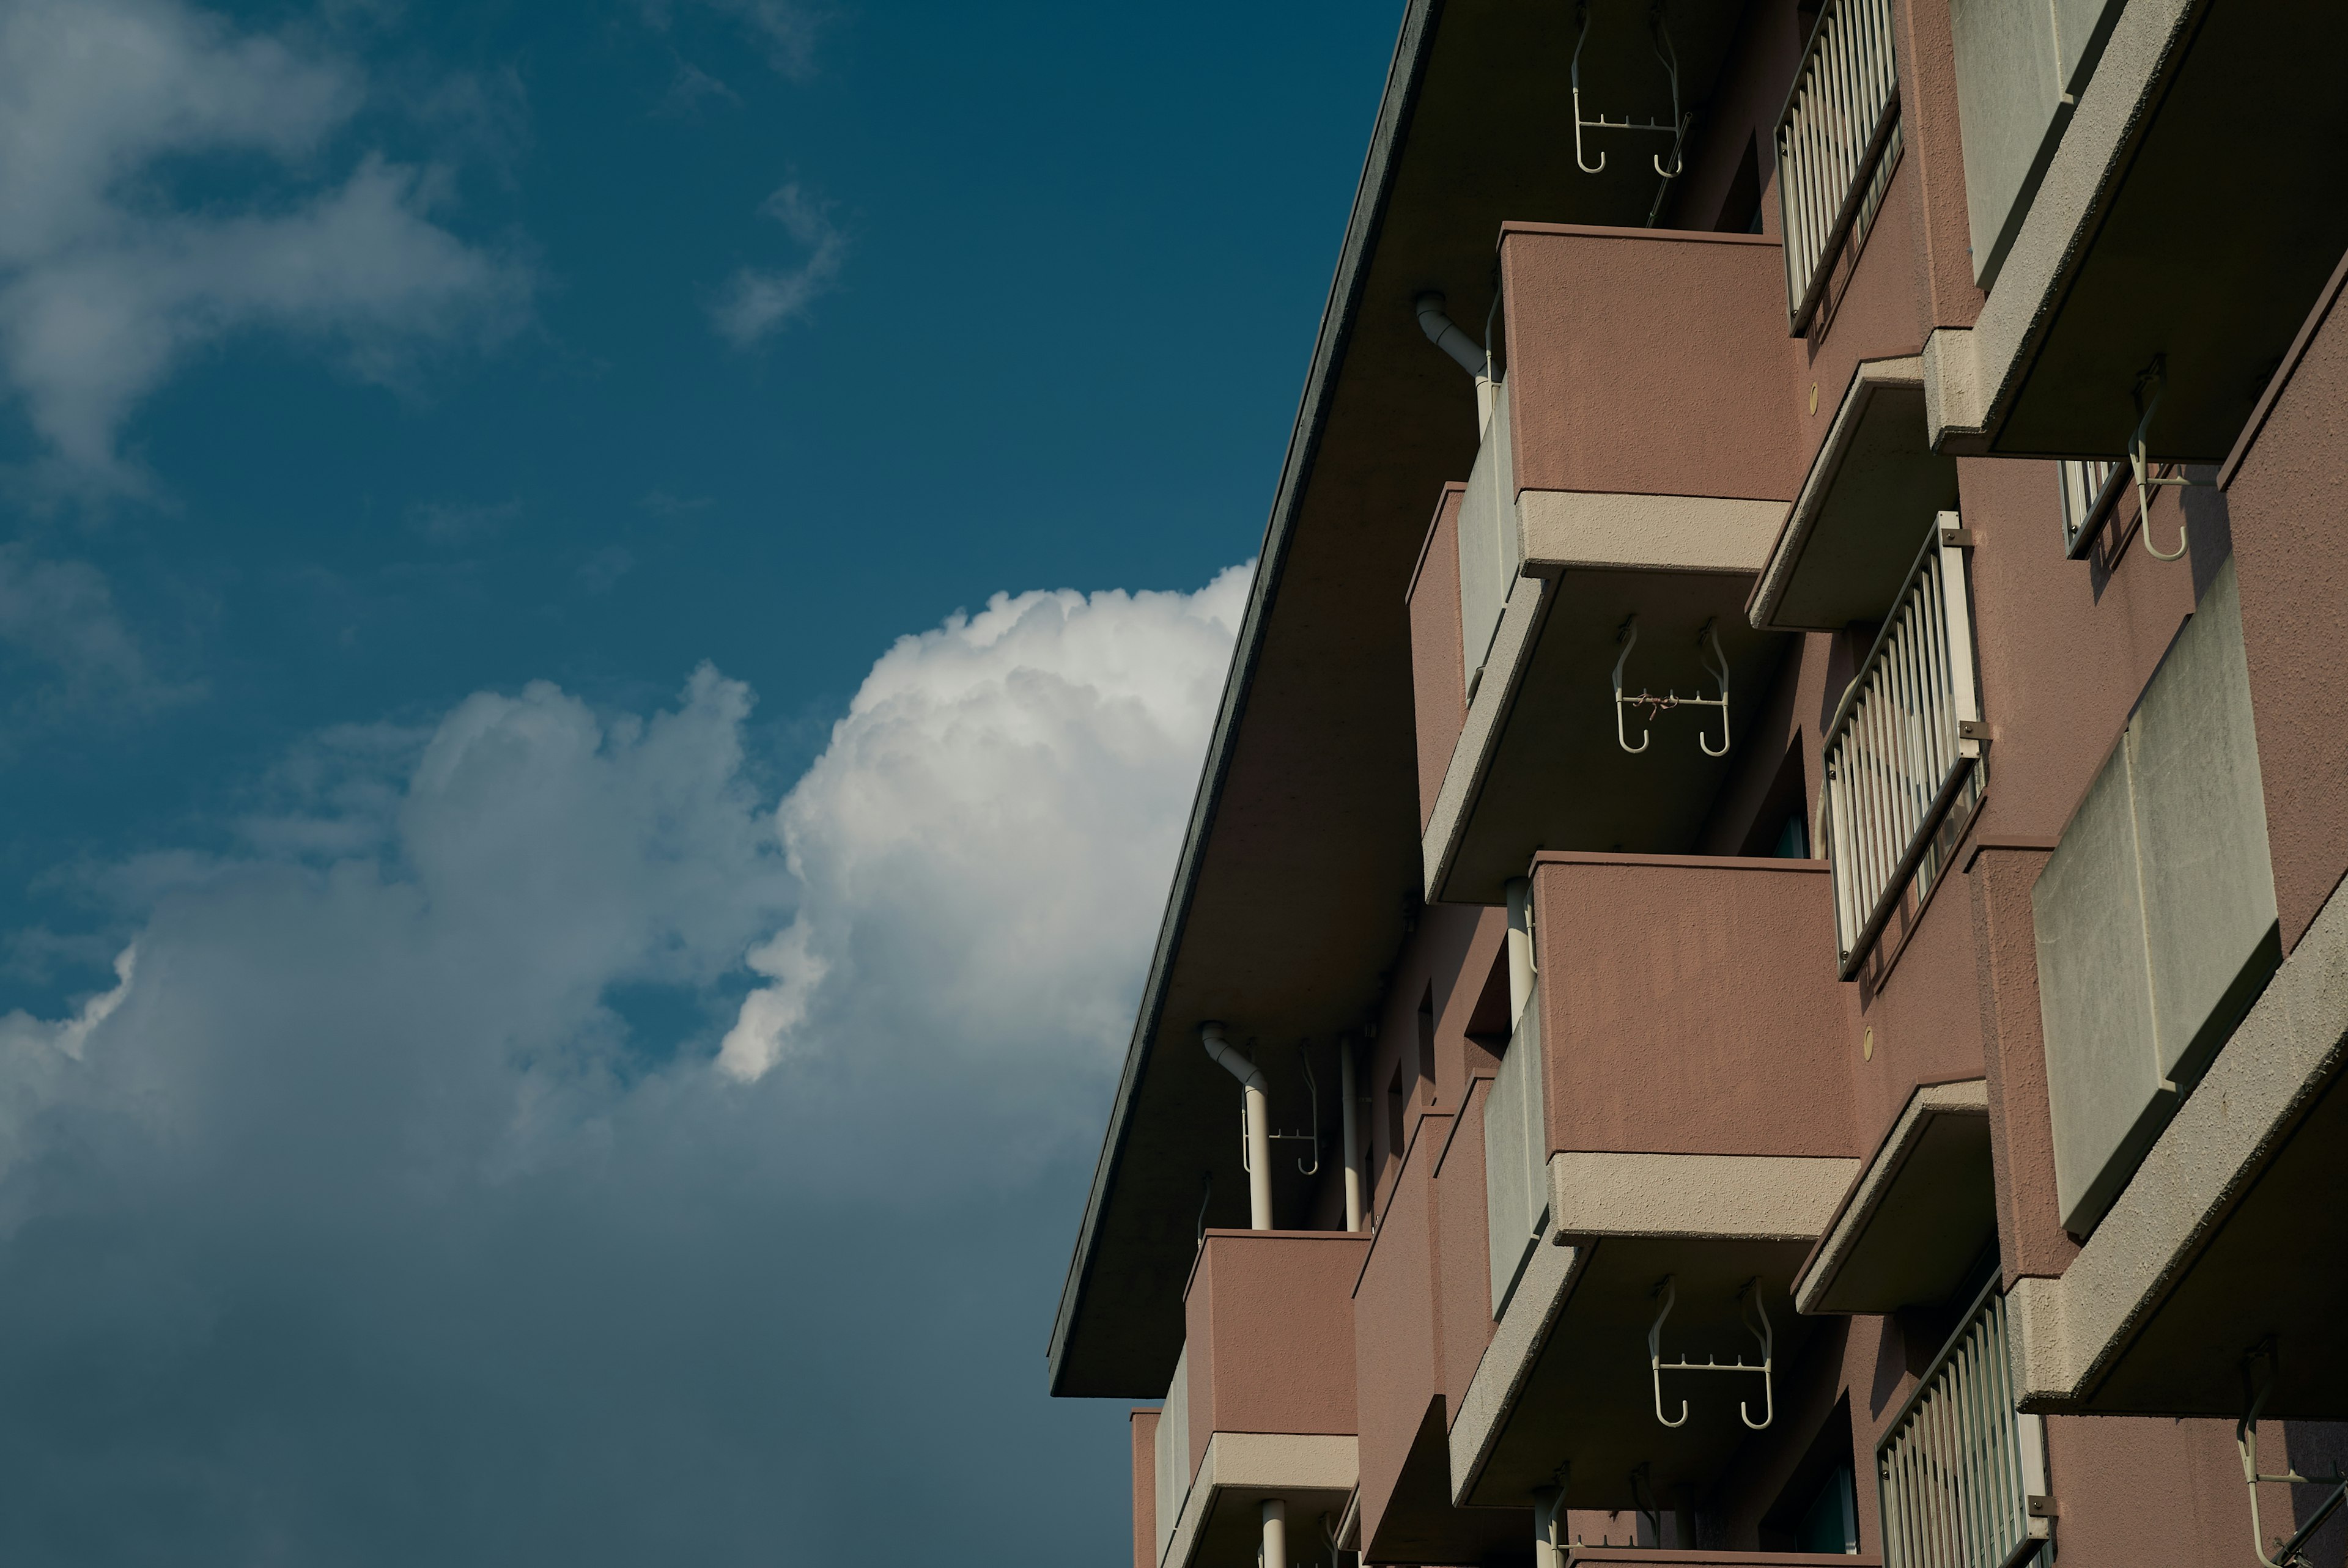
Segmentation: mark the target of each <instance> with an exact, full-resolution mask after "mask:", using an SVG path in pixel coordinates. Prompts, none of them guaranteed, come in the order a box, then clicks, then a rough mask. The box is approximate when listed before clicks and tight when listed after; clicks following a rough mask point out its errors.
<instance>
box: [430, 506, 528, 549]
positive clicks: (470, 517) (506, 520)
mask: <svg viewBox="0 0 2348 1568" xmlns="http://www.w3.org/2000/svg"><path fill="white" fill-rule="evenodd" d="M520 516H521V503H520V501H518V500H515V501H496V502H481V501H418V502H417V504H416V505H414V506H412V507H408V508H407V526H408V527H409V528H413V529H415V530H416V531H417V533H419V534H422V535H423V536H424V537H425V538H427V539H430V540H431V541H432V542H433V543H434V544H436V545H469V544H475V543H479V541H481V540H483V539H487V538H492V537H494V536H495V535H497V534H499V533H502V532H503V531H504V530H505V528H506V526H507V525H508V524H510V523H511V522H512V521H513V520H514V519H515V518H519V517H520Z"/></svg>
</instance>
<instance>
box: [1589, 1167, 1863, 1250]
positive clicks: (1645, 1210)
mask: <svg viewBox="0 0 2348 1568" xmlns="http://www.w3.org/2000/svg"><path fill="white" fill-rule="evenodd" d="M1858 1174H1859V1162H1858V1161H1857V1160H1841V1159H1803V1158H1796V1157H1792V1156H1787V1155H1778V1154H1616V1153H1562V1154H1554V1155H1551V1156H1550V1163H1549V1175H1550V1210H1549V1212H1550V1221H1551V1223H1552V1225H1554V1227H1555V1229H1556V1232H1557V1234H1558V1235H1560V1236H1610V1235H1621V1236H1684V1237H1689V1238H1693V1239H1697V1240H1715V1241H1815V1240H1816V1239H1817V1238H1818V1235H1819V1234H1820V1233H1821V1232H1823V1231H1824V1230H1825V1229H1826V1228H1827V1226H1828V1224H1829V1223H1830V1222H1832V1220H1833V1219H1834V1215H1835V1209H1836V1207H1837V1206H1838V1204H1840V1203H1841V1202H1842V1197H1843V1194H1844V1193H1845V1192H1847V1191H1848V1190H1849V1187H1850V1184H1851V1181H1852V1178H1854V1177H1856V1176H1857V1175H1858Z"/></svg>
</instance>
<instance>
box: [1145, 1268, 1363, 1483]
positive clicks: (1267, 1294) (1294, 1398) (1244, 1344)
mask: <svg viewBox="0 0 2348 1568" xmlns="http://www.w3.org/2000/svg"><path fill="white" fill-rule="evenodd" d="M1369 1245H1370V1243H1369V1237H1368V1236H1366V1235H1356V1234H1353V1233H1350V1232H1344V1231H1235V1230H1210V1231H1209V1232H1208V1233H1207V1235H1206V1240H1205V1242H1204V1244H1203V1245H1200V1249H1199V1261H1198V1263H1197V1265H1196V1266H1195V1267H1193V1269H1192V1270H1191V1273H1190V1283H1189V1289H1188V1290H1187V1291H1186V1292H1185V1293H1184V1298H1183V1308H1184V1317H1185V1320H1186V1326H1187V1327H1188V1330H1189V1337H1188V1340H1187V1344H1188V1346H1189V1377H1190V1404H1189V1426H1190V1431H1189V1438H1190V1455H1189V1463H1190V1469H1191V1471H1192V1472H1193V1473H1196V1471H1197V1470H1198V1468H1199V1461H1200V1459H1201V1458H1203V1457H1204V1456H1205V1454H1206V1451H1207V1443H1208V1440H1210V1438H1212V1437H1213V1436H1214V1434H1215V1433H1217V1432H1219V1431H1220V1432H1286V1433H1297V1434H1308V1435H1309V1434H1326V1435H1332V1436H1344V1437H1351V1436H1352V1435H1353V1434H1354V1430H1355V1423H1354V1300H1353V1296H1354V1280H1355V1279H1356V1278H1357V1277H1359V1276H1360V1274H1361V1272H1362V1259H1363V1256H1364V1255H1365V1253H1367V1251H1368V1250H1369Z"/></svg>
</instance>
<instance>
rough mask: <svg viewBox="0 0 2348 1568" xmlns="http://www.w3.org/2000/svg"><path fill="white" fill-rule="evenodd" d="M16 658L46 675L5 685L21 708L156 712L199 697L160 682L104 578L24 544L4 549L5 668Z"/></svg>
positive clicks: (0, 599)
mask: <svg viewBox="0 0 2348 1568" xmlns="http://www.w3.org/2000/svg"><path fill="white" fill-rule="evenodd" d="M11 659H15V660H22V661H26V663H28V664H29V665H31V666H32V667H33V668H35V669H36V670H39V671H43V673H42V674H41V675H38V676H35V677H33V678H31V679H9V680H6V681H5V684H6V685H7V686H9V687H13V688H14V689H15V693H14V694H15V703H16V705H17V706H18V707H19V708H20V709H21V708H22V707H23V706H24V705H25V704H26V703H28V702H29V703H31V704H33V705H35V706H37V707H42V708H48V709H55V710H75V711H79V712H88V711H91V710H93V709H100V710H150V709H154V708H157V707H160V706H163V705H165V704H167V703H170V702H180V701H182V700H185V699H187V698H189V697H192V696H194V695H196V694H197V693H196V692H195V689H194V688H192V687H188V686H181V685H174V684H172V683H171V682H167V681H164V680H161V679H160V678H158V677H157V675H156V674H155V672H154V671H153V669H152V668H150V667H149V664H148V661H147V656H146V654H145V652H144V651H142V650H141V649H140V647H139V640H138V639H137V638H136V637H135V636H133V635H132V633H131V630H130V628H129V625H128V624H126V623H125V622H124V620H123V619H122V616H121V613H120V612H119V611H118V610H117V609H116V607H115V603H114V590H113V588H112V586H111V585H110V584H109V583H108V581H107V579H106V575H105V574H104V573H103V572H101V571H99V570H98V569H97V568H96V567H94V566H91V565H90V564H89V563H88V561H78V560H53V559H46V558H44V557H41V556H38V555H36V554H35V553H34V552H33V551H32V549H31V548H28V547H27V546H26V545H23V544H21V543H19V544H9V545H0V667H5V663H6V662H8V661H10V660H11Z"/></svg>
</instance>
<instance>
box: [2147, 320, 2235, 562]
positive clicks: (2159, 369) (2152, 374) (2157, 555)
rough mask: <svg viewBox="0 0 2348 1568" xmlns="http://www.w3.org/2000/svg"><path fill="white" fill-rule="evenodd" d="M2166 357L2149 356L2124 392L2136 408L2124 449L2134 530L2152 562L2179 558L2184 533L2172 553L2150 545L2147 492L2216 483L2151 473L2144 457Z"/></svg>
mask: <svg viewBox="0 0 2348 1568" xmlns="http://www.w3.org/2000/svg"><path fill="white" fill-rule="evenodd" d="M2147 387H2149V388H2150V389H2151V391H2152V401H2151V402H2149V403H2147V402H2146V401H2145V396H2144V395H2145V390H2146V389H2147ZM2167 390H2168V355H2167V354H2154V355H2153V356H2152V363H2151V364H2147V365H2146V366H2145V367H2144V368H2143V369H2142V370H2140V371H2138V372H2137V377H2136V385H2135V386H2134V387H2132V388H2131V389H2130V390H2129V392H2128V396H2129V398H2130V399H2131V400H2132V401H2133V402H2134V403H2135V404H2136V408H2137V421H2136V433H2135V434H2134V435H2132V436H2129V437H2128V449H2127V453H2128V469H2129V471H2130V472H2131V473H2133V474H2134V475H2135V476H2136V518H2137V531H2139V532H2140V533H2142V534H2143V535H2144V548H2146V549H2147V550H2149V551H2150V552H2151V553H2152V559H2155V560H2177V559H2180V558H2181V557H2183V555H2184V554H2185V530H2184V528H2183V526H2182V525H2181V524H2180V525H2179V527H2178V532H2177V548H2175V549H2173V550H2164V549H2162V548H2159V547H2158V546H2157V545H2156V544H2154V543H2153V542H2152V500H2151V492H2152V491H2154V490H2157V489H2159V488H2160V487H2163V486H2165V485H2176V486H2179V487H2188V488H2195V489H2199V488H2203V487H2209V486H2212V485H2214V484H2215V483H2216V481H2215V480H2212V479H2188V478H2187V477H2185V476H2184V475H2182V474H2155V473H2153V472H2152V464H2151V462H2150V461H2149V460H2148V459H2147V457H2146V456H2145V451H2144V436H2145V432H2146V431H2147V429H2149V428H2150V427H2151V425H2152V416H2153V414H2154V412H2155V411H2156V410H2157V409H2158V408H2159V407H2160V395H2161V394H2162V393H2163V392H2165V391H2167Z"/></svg>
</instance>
